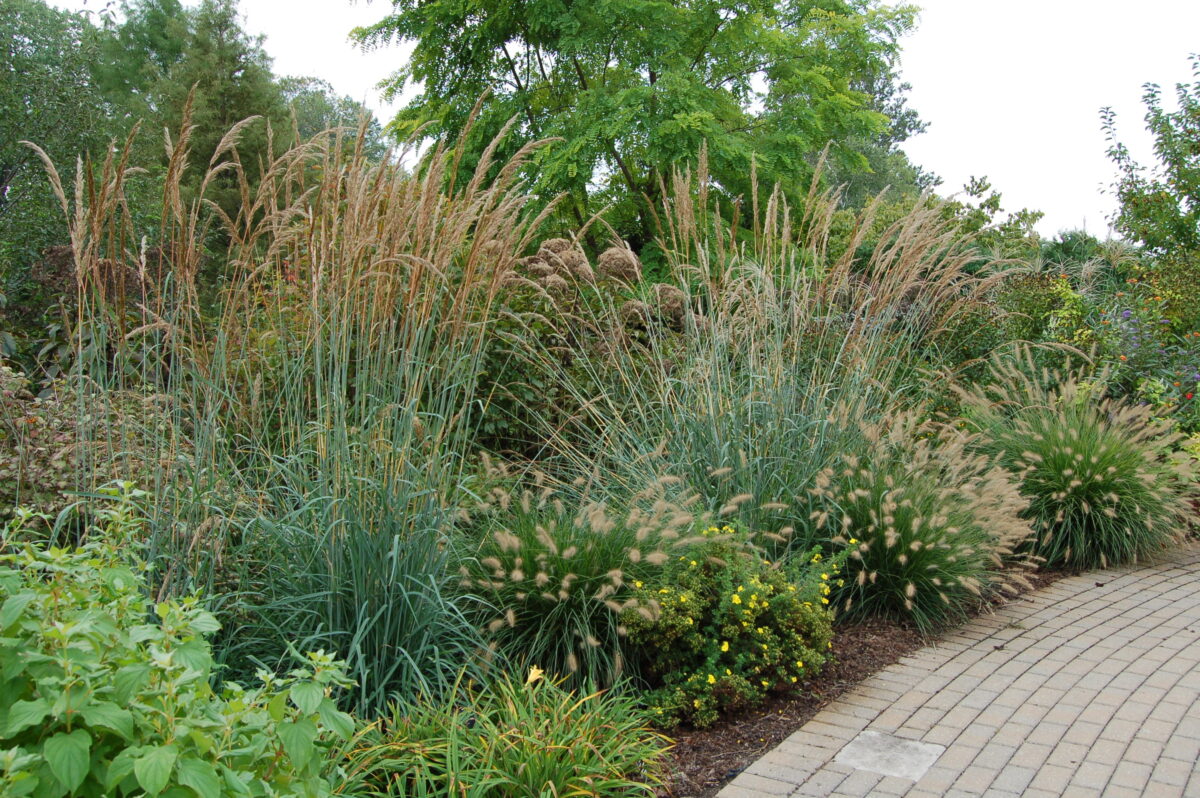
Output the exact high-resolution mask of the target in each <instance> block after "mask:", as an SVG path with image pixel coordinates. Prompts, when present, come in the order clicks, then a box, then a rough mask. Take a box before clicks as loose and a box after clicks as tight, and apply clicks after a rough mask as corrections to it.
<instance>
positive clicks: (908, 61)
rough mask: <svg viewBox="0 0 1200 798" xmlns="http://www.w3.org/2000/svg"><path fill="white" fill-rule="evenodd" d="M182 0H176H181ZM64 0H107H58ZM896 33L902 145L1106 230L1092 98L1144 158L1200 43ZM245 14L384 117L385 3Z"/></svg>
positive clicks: (1052, 16)
mask: <svg viewBox="0 0 1200 798" xmlns="http://www.w3.org/2000/svg"><path fill="white" fill-rule="evenodd" d="M185 1H186V0H185ZM55 3H56V5H59V6H62V7H69V8H85V7H86V8H90V9H96V8H98V7H102V6H103V3H104V0H55ZM916 4H917V5H919V6H920V7H922V9H923V11H922V13H921V19H920V23H919V25H918V27H917V30H916V32H915V33H913V34H911V35H910V36H909V37H908V38H907V39H905V41H904V56H903V71H904V79H905V80H907V81H908V82H909V83H911V84H912V92H911V104H912V106H913V107H914V108H915V109H917V111H918V112H919V113H920V114H921V116H922V118H924V119H925V120H926V121H928V122H929V123H930V127H929V131H928V132H927V133H925V134H924V135H922V136H919V137H916V138H915V139H913V140H912V141H910V142H909V143H908V145H907V147H906V149H907V150H908V153H909V155H910V156H911V157H912V158H913V160H915V161H916V162H917V163H919V164H921V165H923V166H925V167H926V168H927V169H930V170H932V171H933V172H935V173H937V174H938V175H940V176H941V177H943V178H944V179H945V183H944V185H943V187H942V191H943V192H951V191H955V190H957V189H959V188H961V187H962V185H963V184H964V183H965V182H966V181H967V179H968V178H969V177H971V176H972V175H977V176H982V175H986V176H987V177H989V178H990V179H991V181H992V183H993V185H994V187H995V188H996V189H997V190H998V191H1000V192H1001V193H1002V194H1003V197H1004V207H1005V209H1006V210H1016V209H1019V208H1022V207H1029V208H1035V209H1038V210H1041V211H1044V212H1045V213H1046V218H1045V220H1044V221H1043V222H1042V224H1041V225H1040V226H1039V229H1040V231H1041V232H1042V233H1043V234H1044V235H1053V234H1054V233H1056V232H1057V231H1059V230H1062V229H1070V228H1078V227H1083V226H1084V225H1085V224H1086V228H1087V229H1088V230H1089V231H1091V232H1093V233H1095V234H1097V235H1101V236H1103V235H1104V234H1105V233H1106V231H1107V221H1106V217H1108V216H1110V215H1111V214H1112V211H1113V208H1114V203H1113V200H1112V198H1111V197H1109V196H1106V195H1104V194H1103V193H1102V191H1103V190H1104V189H1106V188H1107V187H1108V185H1109V184H1110V183H1111V181H1112V178H1113V175H1114V172H1113V169H1112V166H1111V164H1110V163H1109V162H1108V160H1107V159H1106V157H1105V155H1104V151H1105V148H1106V144H1105V141H1104V137H1103V135H1102V134H1101V132H1100V119H1099V111H1100V108H1101V107H1103V106H1105V105H1110V106H1112V107H1113V109H1114V110H1116V112H1117V115H1118V125H1119V130H1120V132H1121V138H1122V139H1123V140H1124V141H1125V142H1126V143H1127V144H1128V145H1129V146H1130V148H1131V149H1133V151H1134V152H1135V153H1137V154H1138V155H1139V157H1140V158H1141V159H1142V160H1147V161H1148V160H1150V158H1151V151H1150V141H1149V138H1148V137H1147V136H1146V135H1145V134H1144V133H1143V125H1142V116H1143V113H1144V109H1143V106H1142V104H1141V95H1142V84H1144V83H1146V82H1148V81H1152V82H1156V83H1160V84H1162V85H1163V86H1164V88H1165V89H1166V92H1165V93H1166V94H1168V95H1170V94H1171V92H1172V91H1173V87H1174V85H1175V84H1176V83H1178V82H1180V81H1187V80H1189V79H1190V70H1189V64H1188V55H1189V54H1190V53H1193V52H1200V0H1137V2H1130V1H1129V0H917V3H916ZM241 8H242V11H243V13H244V14H245V18H246V20H245V21H246V27H247V28H248V29H249V30H250V31H251V32H254V33H263V34H266V36H267V40H266V49H267V52H268V53H270V54H271V56H272V57H273V58H274V60H275V71H276V73H277V74H281V75H313V76H316V77H321V78H324V79H326V80H328V81H329V82H330V83H331V84H333V86H334V88H336V89H337V90H338V91H339V92H341V93H343V94H349V95H351V96H353V97H354V98H356V99H361V100H364V101H365V102H366V103H367V104H368V105H369V106H371V107H372V108H374V109H375V110H376V112H377V113H379V114H380V116H381V117H383V118H384V119H387V118H388V114H389V110H390V109H389V108H387V107H385V106H384V105H383V103H382V101H381V98H380V96H379V91H378V90H377V89H376V88H375V84H376V83H377V82H378V81H379V80H380V79H382V78H383V77H385V76H387V75H388V74H389V73H391V72H392V71H393V70H394V69H396V68H397V67H398V66H399V65H400V64H402V63H403V60H404V57H405V54H404V51H403V50H402V49H401V48H399V47H390V48H384V49H383V50H380V51H378V52H374V53H365V54H364V53H362V52H360V51H358V50H357V49H356V48H355V47H354V46H353V45H352V44H351V43H350V42H349V40H348V38H347V34H348V32H349V31H350V29H352V28H354V27H355V26H358V25H366V24H369V23H371V22H374V21H375V20H377V19H380V18H381V17H382V16H383V15H384V14H385V13H386V11H387V9H388V8H390V4H389V3H387V2H386V0H376V2H374V3H369V2H363V0H358V2H353V3H352V2H350V0H241Z"/></svg>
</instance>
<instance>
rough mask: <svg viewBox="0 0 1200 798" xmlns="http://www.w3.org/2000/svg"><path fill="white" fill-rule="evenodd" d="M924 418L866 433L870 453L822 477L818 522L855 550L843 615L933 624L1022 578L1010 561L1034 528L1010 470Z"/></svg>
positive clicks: (842, 593)
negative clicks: (1025, 517) (1024, 512)
mask: <svg viewBox="0 0 1200 798" xmlns="http://www.w3.org/2000/svg"><path fill="white" fill-rule="evenodd" d="M915 419H916V415H915V414H910V415H904V416H899V417H897V418H895V419H893V420H892V423H891V424H890V425H889V426H886V427H885V426H875V427H870V428H866V429H865V430H864V433H865V437H866V439H867V441H868V443H867V446H866V447H865V450H864V451H862V452H860V453H854V454H846V455H843V457H842V461H841V463H840V464H839V465H838V466H837V467H836V468H829V469H826V470H825V471H824V472H823V473H822V474H821V476H820V478H819V479H818V480H817V484H816V488H815V493H816V496H817V500H818V506H819V508H820V509H819V510H818V511H817V512H816V513H815V516H816V517H815V521H816V523H817V525H818V527H820V528H822V529H824V530H827V533H828V534H829V535H831V536H832V538H833V540H834V541H835V542H836V543H838V544H842V545H850V546H852V547H853V549H852V551H851V553H850V559H849V560H848V565H849V571H848V575H847V580H846V584H845V585H844V586H842V587H841V588H840V589H839V590H838V591H837V592H836V601H837V605H838V609H839V611H840V612H842V613H844V614H846V615H848V616H851V617H853V616H863V615H871V614H881V615H890V616H893V617H897V618H901V619H905V620H911V621H912V622H913V623H915V624H917V626H918V627H920V628H921V629H929V628H932V627H935V626H938V625H939V624H943V623H945V622H946V621H947V620H948V619H949V618H951V617H954V616H959V615H961V614H962V613H963V612H964V611H965V610H966V609H967V607H968V606H969V605H971V604H972V603H975V602H977V601H979V599H980V597H982V596H984V595H986V594H988V593H989V592H990V591H993V590H995V589H998V588H999V589H1003V588H1006V587H1010V585H1009V581H1010V579H1011V578H1017V579H1019V574H1012V573H1011V572H1010V573H1009V574H1006V573H1005V572H1003V571H1002V570H1001V568H1002V566H1003V564H1004V560H1005V558H1006V557H1008V555H1010V554H1012V553H1013V551H1014V550H1015V549H1016V547H1017V546H1019V545H1020V543H1021V542H1022V541H1023V540H1025V539H1026V538H1027V537H1029V535H1030V530H1029V526H1028V524H1026V523H1025V522H1024V521H1022V520H1021V518H1020V515H1019V514H1020V512H1021V511H1022V510H1023V509H1024V507H1025V506H1026V502H1024V501H1023V500H1022V499H1021V497H1020V496H1019V495H1018V493H1017V489H1016V486H1015V484H1014V483H1013V480H1012V478H1011V477H1010V475H1009V474H1008V473H1007V472H1006V471H1004V470H1003V469H1001V468H998V467H995V466H994V465H993V464H992V463H991V462H990V461H989V460H988V458H986V457H984V456H981V455H978V454H972V453H970V452H969V451H968V450H967V448H966V445H967V443H968V441H967V440H966V438H965V437H964V436H962V435H959V434H957V433H955V432H953V431H950V430H941V431H939V430H937V429H935V428H933V427H930V426H925V425H918V424H917V423H916V421H915Z"/></svg>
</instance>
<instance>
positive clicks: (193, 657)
mask: <svg viewBox="0 0 1200 798" xmlns="http://www.w3.org/2000/svg"><path fill="white" fill-rule="evenodd" d="M175 661H176V662H179V663H181V664H183V665H185V666H186V667H188V668H191V669H192V670H194V671H196V672H198V673H199V674H202V675H204V677H205V678H207V674H208V672H209V671H210V670H211V669H212V666H213V659H212V653H211V650H210V649H209V647H208V644H207V643H205V642H204V641H202V640H189V641H188V642H186V643H184V644H183V645H181V646H179V647H178V648H176V649H175Z"/></svg>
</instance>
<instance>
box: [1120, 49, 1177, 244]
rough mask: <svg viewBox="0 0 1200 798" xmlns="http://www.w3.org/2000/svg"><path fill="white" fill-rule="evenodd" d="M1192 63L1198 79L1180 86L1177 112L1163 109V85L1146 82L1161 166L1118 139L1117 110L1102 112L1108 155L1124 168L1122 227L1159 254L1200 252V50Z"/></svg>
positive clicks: (1148, 117) (1149, 124)
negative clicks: (1140, 159) (1148, 162)
mask: <svg viewBox="0 0 1200 798" xmlns="http://www.w3.org/2000/svg"><path fill="white" fill-rule="evenodd" d="M1191 62H1192V75H1193V77H1194V82H1193V83H1192V84H1191V85H1188V84H1186V83H1179V84H1177V85H1176V87H1175V97H1176V99H1177V101H1178V104H1179V108H1178V109H1177V110H1175V111H1168V110H1167V109H1165V108H1164V107H1163V96H1162V89H1161V88H1160V87H1159V86H1157V85H1155V84H1153V83H1148V84H1146V86H1145V93H1144V94H1143V101H1144V102H1145V104H1146V126H1147V128H1148V129H1149V130H1150V133H1151V134H1152V135H1153V136H1154V155H1155V157H1156V158H1157V160H1158V168H1157V169H1148V168H1146V167H1145V166H1143V165H1142V164H1139V163H1138V162H1137V161H1135V160H1134V159H1133V156H1132V155H1131V154H1130V152H1129V150H1128V149H1127V148H1126V147H1125V145H1124V144H1122V143H1121V142H1120V141H1119V140H1118V138H1117V133H1116V115H1115V114H1114V113H1113V111H1112V109H1110V108H1105V109H1104V110H1103V111H1102V112H1101V120H1102V122H1103V126H1104V132H1105V135H1106V136H1107V138H1108V141H1109V149H1108V156H1109V157H1110V158H1111V159H1112V160H1113V161H1114V162H1115V163H1116V165H1117V168H1118V170H1119V175H1118V177H1117V181H1116V183H1115V185H1114V188H1115V189H1116V194H1117V198H1118V200H1120V203H1121V206H1120V209H1119V210H1118V212H1117V217H1116V219H1115V223H1116V228H1117V230H1119V231H1120V232H1121V233H1122V234H1123V235H1125V236H1127V237H1129V238H1130V239H1132V240H1133V241H1135V242H1137V243H1140V244H1142V245H1144V246H1145V247H1146V248H1147V249H1149V250H1150V251H1151V252H1153V253H1155V254H1169V253H1175V252H1179V251H1185V252H1200V54H1196V55H1193V56H1192V57H1191Z"/></svg>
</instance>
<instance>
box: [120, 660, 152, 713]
mask: <svg viewBox="0 0 1200 798" xmlns="http://www.w3.org/2000/svg"><path fill="white" fill-rule="evenodd" d="M149 678H150V666H149V665H146V664H145V663H138V664H136V665H126V666H125V667H123V668H121V669H120V670H119V671H117V672H116V674H115V675H114V676H113V698H114V699H115V700H116V702H117V703H118V704H128V703H129V702H130V700H132V698H133V696H135V695H136V694H137V693H139V692H140V691H141V689H142V687H143V686H144V685H145V684H146V682H147V681H148V680H149Z"/></svg>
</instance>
